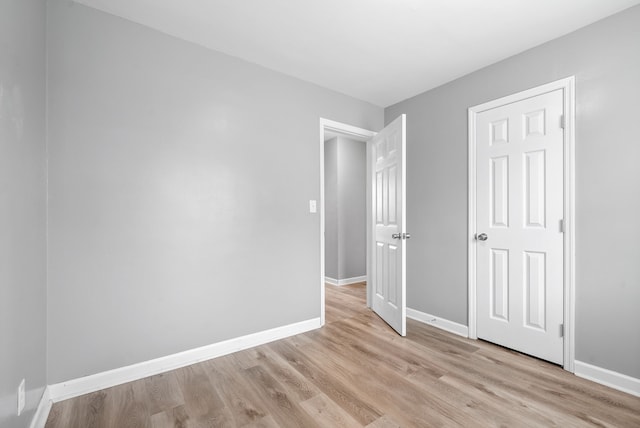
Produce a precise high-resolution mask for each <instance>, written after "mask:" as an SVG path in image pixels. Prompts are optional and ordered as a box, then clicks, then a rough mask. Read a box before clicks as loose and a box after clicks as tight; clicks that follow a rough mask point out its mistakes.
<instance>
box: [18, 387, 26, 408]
mask: <svg viewBox="0 0 640 428" xmlns="http://www.w3.org/2000/svg"><path fill="white" fill-rule="evenodd" d="M24 388H25V380H24V379H22V382H20V386H18V416H20V413H22V411H23V410H24V405H25V404H26V403H25V401H26V397H25V392H24Z"/></svg>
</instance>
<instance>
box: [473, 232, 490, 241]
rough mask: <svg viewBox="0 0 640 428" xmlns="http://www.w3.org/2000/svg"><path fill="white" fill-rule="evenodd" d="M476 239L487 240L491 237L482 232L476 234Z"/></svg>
mask: <svg viewBox="0 0 640 428" xmlns="http://www.w3.org/2000/svg"><path fill="white" fill-rule="evenodd" d="M476 239H477V240H478V241H486V240H487V239H489V237H488V236H487V234H486V233H481V234H480V235H476Z"/></svg>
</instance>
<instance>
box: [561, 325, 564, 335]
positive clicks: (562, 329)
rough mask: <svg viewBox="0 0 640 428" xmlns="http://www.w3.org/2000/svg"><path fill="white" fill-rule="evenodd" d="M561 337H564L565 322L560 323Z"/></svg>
mask: <svg viewBox="0 0 640 428" xmlns="http://www.w3.org/2000/svg"><path fill="white" fill-rule="evenodd" d="M560 337H564V324H560Z"/></svg>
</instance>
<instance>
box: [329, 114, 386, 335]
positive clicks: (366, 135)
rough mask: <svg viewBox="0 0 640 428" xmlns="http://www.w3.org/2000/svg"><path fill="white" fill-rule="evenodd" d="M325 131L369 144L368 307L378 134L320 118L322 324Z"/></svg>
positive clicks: (367, 200) (367, 202)
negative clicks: (373, 146) (373, 166)
mask: <svg viewBox="0 0 640 428" xmlns="http://www.w3.org/2000/svg"><path fill="white" fill-rule="evenodd" d="M325 131H332V132H335V133H338V134H341V135H344V136H345V137H350V138H355V139H357V140H361V141H363V144H366V145H367V154H366V162H367V186H366V192H367V197H366V210H367V220H366V221H367V307H369V308H370V307H371V280H370V275H371V274H370V272H371V255H372V254H371V248H370V245H369V243H370V242H372V239H373V233H372V230H373V218H372V215H371V209H372V208H371V203H372V202H371V201H372V198H371V191H372V190H371V188H372V186H371V180H370V177H371V157H372V156H373V155H372V153H373V152H372V150H371V142H370V141H369V140H370V139H371V137H373V136H375V135H376V132H373V131H369V130H368V129H363V128H358V127H356V126H352V125H347V124H345V123H341V122H336V121H333V120H329V119H324V118H320V206H319V211H320V325H321V326H323V325H324V324H325V290H324V282H325V254H324V252H325V239H324V232H325V215H324V203H325V197H324V137H325Z"/></svg>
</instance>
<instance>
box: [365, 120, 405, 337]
mask: <svg viewBox="0 0 640 428" xmlns="http://www.w3.org/2000/svg"><path fill="white" fill-rule="evenodd" d="M405 120H406V119H405V115H402V116H400V117H399V118H398V119H396V120H395V121H393V122H392V123H391V124H389V125H388V126H387V127H386V128H384V129H383V130H382V131H380V132H379V133H378V134H377V135H376V136H375V137H373V139H372V147H373V149H374V151H375V152H374V156H373V159H374V161H373V162H374V164H373V165H372V167H371V168H372V169H371V170H372V171H373V175H372V183H373V186H374V189H372V192H371V194H372V197H373V198H374V202H373V204H372V205H373V206H374V207H375V209H374V210H375V212H374V216H373V217H374V218H375V225H374V228H375V231H374V237H375V242H374V243H373V245H374V246H375V249H374V251H373V259H374V260H372V263H373V265H374V266H375V268H374V269H373V271H374V272H375V275H374V277H373V282H374V286H373V289H374V290H375V293H374V296H373V301H372V309H373V310H374V311H375V312H376V313H377V314H378V315H380V317H381V318H382V319H383V320H385V321H386V322H387V324H389V325H390V326H391V327H393V329H395V330H396V331H397V332H398V333H399V334H400V335H402V336H404V335H406V296H405V293H406V258H405V257H406V241H405V240H404V236H405V235H404V232H406V230H405V227H406V217H405V211H406V210H405V206H406V195H405V182H406V179H405V177H406V175H405V149H406V142H405ZM394 235H396V236H398V235H399V236H400V238H399V239H398V238H394V237H393V236H394Z"/></svg>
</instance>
